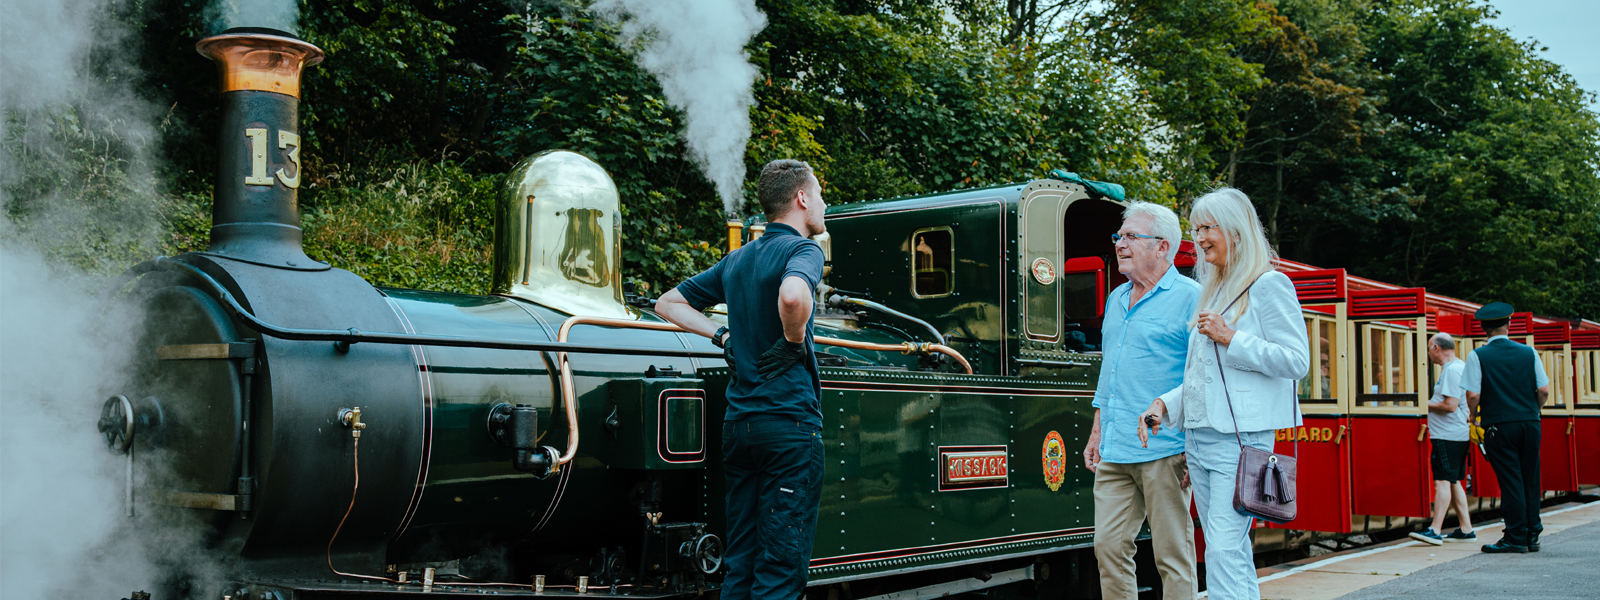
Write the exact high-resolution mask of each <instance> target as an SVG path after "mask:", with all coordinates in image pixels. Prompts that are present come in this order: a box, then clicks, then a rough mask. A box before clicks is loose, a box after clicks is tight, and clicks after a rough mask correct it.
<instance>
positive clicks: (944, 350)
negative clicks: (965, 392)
mask: <svg viewBox="0 0 1600 600" xmlns="http://www.w3.org/2000/svg"><path fill="white" fill-rule="evenodd" d="M816 342H817V343H818V344H822V345H824V346H838V347H840V348H850V349H852V350H870V351H873V352H899V353H901V354H928V353H931V352H938V353H939V354H943V355H945V356H948V357H950V358H953V359H955V361H956V362H958V363H961V368H962V369H963V370H965V371H966V372H967V374H968V375H971V374H972V363H969V362H967V358H966V357H964V356H962V355H961V353H960V352H956V350H955V349H954V348H951V347H949V346H946V345H944V344H926V343H919V342H905V343H901V344H873V343H869V342H852V341H849V340H841V339H839V338H831V337H818V338H816Z"/></svg>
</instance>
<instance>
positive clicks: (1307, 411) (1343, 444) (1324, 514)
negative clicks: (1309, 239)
mask: <svg viewBox="0 0 1600 600" xmlns="http://www.w3.org/2000/svg"><path fill="white" fill-rule="evenodd" d="M1285 275H1288V276H1289V279H1290V280H1291V281H1293V282H1294V287H1295V293H1296V295H1298V296H1299V298H1300V306H1301V309H1302V311H1301V312H1302V316H1303V317H1304V318H1305V322H1306V336H1307V338H1308V339H1310V340H1311V370H1310V371H1309V372H1308V373H1306V377H1305V379H1302V380H1300V383H1299V385H1297V386H1296V391H1297V392H1298V395H1299V401H1300V412H1301V414H1303V415H1304V416H1305V418H1304V424H1303V425H1302V426H1300V427H1296V428H1292V429H1280V430H1278V432H1277V436H1276V439H1277V442H1276V444H1275V446H1276V450H1277V452H1279V453H1281V454H1289V455H1294V456H1295V457H1296V459H1297V461H1298V464H1299V469H1300V472H1301V473H1305V474H1306V475H1307V476H1305V477H1301V478H1300V480H1299V485H1300V492H1299V498H1300V512H1299V515H1298V517H1297V518H1296V519H1295V520H1293V521H1290V522H1288V523H1285V524H1283V525H1271V527H1274V528H1278V529H1299V530H1303V531H1327V532H1332V533H1350V514H1351V509H1350V444H1349V443H1348V441H1349V439H1350V435H1349V433H1350V415H1349V407H1350V394H1349V391H1348V390H1349V388H1350V385H1351V384H1350V382H1349V380H1348V377H1349V373H1348V371H1349V369H1348V368H1346V365H1348V364H1349V360H1348V358H1349V356H1348V355H1347V348H1348V347H1349V346H1348V344H1349V341H1348V339H1347V337H1348V335H1347V331H1348V328H1347V327H1346V326H1345V322H1346V319H1345V317H1346V315H1345V309H1346V299H1347V298H1346V296H1347V294H1346V286H1345V272H1344V269H1322V270H1316V271H1296V272H1288V273H1285Z"/></svg>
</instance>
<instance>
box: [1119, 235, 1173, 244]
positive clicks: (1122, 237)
mask: <svg viewBox="0 0 1600 600" xmlns="http://www.w3.org/2000/svg"><path fill="white" fill-rule="evenodd" d="M1136 239H1145V240H1164V239H1167V238H1164V237H1160V236H1154V235H1142V234H1138V233H1121V234H1117V233H1113V234H1111V243H1112V244H1116V243H1118V242H1121V241H1122V240H1128V243H1130V244H1131V243H1133V241H1134V240H1136Z"/></svg>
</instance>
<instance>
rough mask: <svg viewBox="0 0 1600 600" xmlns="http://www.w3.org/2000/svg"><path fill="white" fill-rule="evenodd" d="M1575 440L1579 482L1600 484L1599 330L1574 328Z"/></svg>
mask: <svg viewBox="0 0 1600 600" xmlns="http://www.w3.org/2000/svg"><path fill="white" fill-rule="evenodd" d="M1572 375H1573V379H1574V381H1573V394H1572V395H1573V400H1572V421H1573V423H1572V425H1573V426H1572V442H1573V445H1574V446H1575V447H1576V451H1577V455H1578V456H1580V457H1583V458H1582V459H1581V460H1579V461H1578V469H1577V470H1578V483H1579V484H1581V485H1595V484H1600V331H1595V330H1585V331H1574V332H1572Z"/></svg>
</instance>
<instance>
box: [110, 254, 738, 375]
mask: <svg viewBox="0 0 1600 600" xmlns="http://www.w3.org/2000/svg"><path fill="white" fill-rule="evenodd" d="M152 271H178V272H182V273H187V274H189V275H191V276H193V277H195V278H196V279H198V280H199V281H200V282H201V283H202V284H204V285H205V286H206V287H207V288H210V292H211V293H212V295H213V296H216V297H217V299H218V300H221V301H222V304H223V306H224V307H225V308H227V309H228V312H230V313H233V315H234V316H236V317H238V318H239V319H241V320H243V321H244V322H245V323H247V324H249V325H250V327H251V328H253V329H255V330H257V331H259V332H261V334H262V335H265V336H268V337H274V338H279V339H285V340H293V341H302V342H305V341H310V342H336V343H344V344H357V343H369V344H399V345H407V346H449V347H456V348H490V349H495V350H529V351H535V352H562V353H567V352H576V353H578V354H621V355H629V356H671V357H682V358H718V359H720V358H722V353H721V352H704V351H697V350H690V349H687V348H684V349H674V348H637V347H627V346H590V345H584V344H567V343H562V342H538V341H528V342H519V341H511V340H494V339H479V338H465V337H456V336H448V335H427V334H416V333H389V332H371V331H362V330H360V329H356V328H354V327H351V328H349V329H343V330H339V329H297V328H292V327H282V326H278V325H274V324H272V323H268V322H266V321H263V320H261V318H260V317H257V316H255V315H254V314H252V313H251V312H250V311H248V310H246V309H245V308H244V306H242V305H240V304H239V301H238V300H237V299H235V298H234V297H233V294H232V293H229V292H228V290H227V288H224V287H223V286H222V283H221V282H219V281H217V280H216V279H215V278H213V277H212V276H211V275H210V274H208V273H206V272H205V271H202V270H200V269H199V268H197V267H195V266H194V265H191V264H188V263H185V262H183V261H180V260H177V259H172V258H167V257H160V258H156V259H153V260H149V261H145V262H143V263H140V264H138V265H135V266H133V267H132V268H130V269H128V271H127V272H126V273H124V274H123V275H122V276H119V277H118V283H117V284H116V286H115V287H114V288H111V289H109V290H108V292H107V293H106V294H105V295H106V296H109V295H110V294H113V293H115V291H116V290H117V289H120V288H121V287H122V286H123V285H126V284H127V282H128V281H131V280H133V279H134V278H136V277H138V276H140V275H143V274H145V273H149V272H152Z"/></svg>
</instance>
